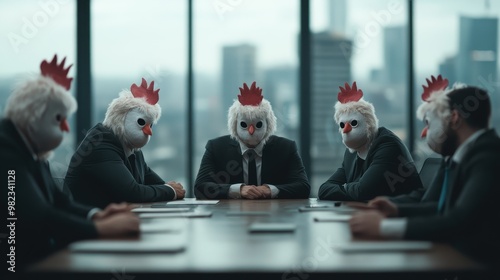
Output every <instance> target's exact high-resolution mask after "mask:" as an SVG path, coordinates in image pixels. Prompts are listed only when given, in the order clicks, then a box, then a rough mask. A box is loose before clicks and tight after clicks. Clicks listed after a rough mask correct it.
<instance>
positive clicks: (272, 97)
mask: <svg viewBox="0 0 500 280" xmlns="http://www.w3.org/2000/svg"><path fill="white" fill-rule="evenodd" d="M194 4H195V5H194V39H193V40H194V72H195V98H194V99H195V104H194V105H195V118H196V122H195V139H194V144H195V156H196V158H195V161H194V165H195V166H193V170H194V171H195V173H197V171H198V168H199V164H200V161H201V157H202V156H203V153H204V152H205V144H206V143H207V141H208V140H209V139H211V138H215V137H218V136H222V135H226V134H229V131H228V130H227V111H228V109H229V107H230V106H231V105H232V104H233V101H234V100H235V99H237V95H238V94H239V89H238V88H239V87H241V86H242V85H243V83H247V84H248V85H250V84H251V83H252V82H253V81H256V82H257V86H259V87H261V88H262V89H263V91H262V94H263V95H264V98H266V99H268V100H269V101H270V102H271V104H272V106H273V110H274V114H275V115H276V117H277V118H278V131H277V135H280V136H284V137H287V138H290V139H292V140H295V141H297V140H298V129H299V126H298V106H299V104H298V101H297V100H298V92H297V89H298V65H297V63H298V55H299V53H298V49H297V45H298V44H297V42H298V36H299V9H298V8H299V5H298V4H299V3H298V1H289V0H279V1H265V0H259V1H203V0H197V1H194ZM194 175H196V174H194Z"/></svg>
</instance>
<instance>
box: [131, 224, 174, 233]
mask: <svg viewBox="0 0 500 280" xmlns="http://www.w3.org/2000/svg"><path fill="white" fill-rule="evenodd" d="M182 228H183V227H182V226H181V225H179V224H170V223H141V224H140V225H139V229H140V231H141V233H153V232H174V231H181V230H182Z"/></svg>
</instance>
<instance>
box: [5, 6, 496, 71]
mask: <svg viewBox="0 0 500 280" xmlns="http://www.w3.org/2000/svg"><path fill="white" fill-rule="evenodd" d="M311 2H312V5H311V11H312V12H311V27H312V30H313V31H321V30H324V29H326V28H327V23H328V16H329V15H328V5H327V4H326V2H327V0H312V1H311ZM393 2H395V3H397V5H402V6H403V7H404V9H402V12H400V13H396V14H391V17H390V20H388V21H387V22H383V23H382V24H381V26H386V25H401V24H406V23H407V14H406V11H407V9H406V8H407V7H406V1H403V0H376V1H374V0H349V1H348V5H347V11H346V13H347V35H348V36H349V37H351V38H352V39H353V40H354V43H355V44H356V43H358V45H359V43H360V42H359V38H361V37H363V34H364V37H363V38H365V39H366V38H368V42H369V43H368V45H367V46H366V47H365V48H362V49H360V50H359V51H357V52H356V55H355V56H354V57H353V60H352V63H353V75H354V76H355V77H366V76H367V75H368V73H369V71H370V70H371V69H372V68H376V67H382V63H383V56H382V55H383V51H382V32H381V31H380V32H378V33H377V32H373V33H367V32H366V28H367V26H369V27H371V28H375V27H376V26H377V25H379V23H377V16H376V15H380V14H381V13H383V14H384V13H386V11H389V9H388V7H389V6H390V5H392V4H391V3H393ZM485 2H487V1H484V0H483V1H482V0H477V1H469V0H416V1H415V3H416V4H415V9H414V11H415V38H414V40H415V55H416V57H415V62H416V67H417V72H430V73H435V72H436V71H437V65H438V64H439V63H440V62H442V60H443V58H444V57H446V56H450V55H453V54H455V53H456V52H457V49H458V48H457V47H458V46H457V45H458V20H459V15H472V16H496V17H498V16H499V15H500V0H490V1H488V2H489V6H490V8H489V10H487V9H486V8H485ZM40 3H46V5H45V6H44V5H42V4H40ZM194 3H195V11H194V16H195V25H194V27H195V30H194V35H195V37H194V44H195V45H194V61H195V71H200V72H203V73H206V74H212V75H219V73H220V67H221V60H222V59H221V53H222V51H221V49H222V46H224V45H230V44H241V43H250V44H255V45H256V46H257V51H258V66H259V67H261V68H265V67H272V66H279V65H297V61H298V56H297V34H298V30H299V7H298V4H299V1H298V0H273V1H269V0H258V1H257V0H195V1H194ZM186 6H187V4H186V1H184V0H169V1H161V0H141V1H132V0H127V1H119V0H94V1H92V15H91V16H92V20H93V21H92V31H93V33H92V51H93V59H92V67H93V74H94V75H98V76H127V77H134V76H137V75H140V74H143V73H144V72H150V73H151V72H152V73H153V74H154V72H156V71H165V70H166V71H170V72H174V73H179V74H182V73H184V72H185V71H186V61H187V58H186V54H187V51H186V45H187V44H186V40H187V34H186V28H187V15H186ZM0 19H1V22H2V24H0V36H1V37H0V38H1V39H0V50H1V52H0V77H2V76H3V77H5V76H9V75H13V74H18V73H26V72H37V71H38V64H39V62H40V61H41V59H43V58H49V57H50V56H52V55H53V54H54V53H58V54H65V55H67V56H68V60H69V61H70V62H74V61H75V51H76V42H75V40H76V37H75V32H76V26H75V21H76V15H75V2H74V0H64V1H63V0H61V1H56V0H41V1H38V0H29V1H24V0H23V1H11V0H0ZM379 26H380V25H379ZM499 37H500V36H499ZM365 43H366V42H365ZM73 71H74V70H73Z"/></svg>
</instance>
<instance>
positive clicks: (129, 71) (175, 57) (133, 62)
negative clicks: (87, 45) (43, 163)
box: [91, 0, 187, 185]
mask: <svg viewBox="0 0 500 280" xmlns="http://www.w3.org/2000/svg"><path fill="white" fill-rule="evenodd" d="M91 13H92V14H91V21H92V22H91V23H92V25H91V28H92V29H91V37H92V38H91V42H92V64H91V66H92V76H93V80H92V87H93V92H92V94H93V104H94V106H93V108H92V112H93V116H94V117H93V121H92V122H93V123H98V122H102V121H103V120H104V115H105V113H106V109H107V106H108V104H109V103H110V102H111V100H113V99H114V98H116V97H118V95H119V93H120V92H121V91H122V90H123V89H130V86H131V85H132V84H133V83H135V84H138V85H140V83H141V78H142V77H144V78H145V79H146V80H147V81H148V84H149V83H150V82H151V81H154V82H155V89H157V88H159V89H160V93H159V95H160V101H159V104H160V106H161V108H162V116H161V118H160V119H159V121H158V123H157V124H156V125H155V126H154V128H153V136H152V137H151V140H150V142H149V143H148V144H147V145H146V146H145V147H144V148H142V150H143V152H144V157H145V159H146V162H147V163H148V165H149V166H150V167H151V168H152V169H153V170H154V171H155V172H156V173H158V175H160V177H162V178H163V179H164V180H166V181H170V180H174V181H178V182H180V183H182V184H184V185H185V184H186V167H185V166H186V150H187V147H186V142H187V139H186V135H187V134H186V133H187V132H186V122H187V119H186V98H187V97H186V78H185V77H186V69H187V65H186V64H187V50H186V46H187V4H186V1H183V0H174V1H160V0H146V1H132V0H129V1H121V0H104V1H92V6H91Z"/></svg>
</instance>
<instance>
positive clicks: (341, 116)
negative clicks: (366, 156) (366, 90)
mask: <svg viewBox="0 0 500 280" xmlns="http://www.w3.org/2000/svg"><path fill="white" fill-rule="evenodd" d="M339 88H340V92H339V93H338V102H337V103H336V104H335V115H334V118H335V122H336V123H337V124H338V125H339V132H340V134H341V135H342V142H343V143H344V145H345V146H346V147H347V148H348V149H349V151H350V152H351V153H354V152H356V151H357V152H360V151H362V150H366V147H368V146H369V145H370V143H371V142H372V140H373V139H374V138H375V137H376V136H377V131H378V119H377V116H376V115H375V108H373V105H372V104H371V103H369V102H366V101H365V100H363V99H362V97H363V91H362V90H360V89H359V90H358V88H357V86H356V82H354V83H353V84H352V87H351V86H349V84H348V83H345V88H342V87H339Z"/></svg>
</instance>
